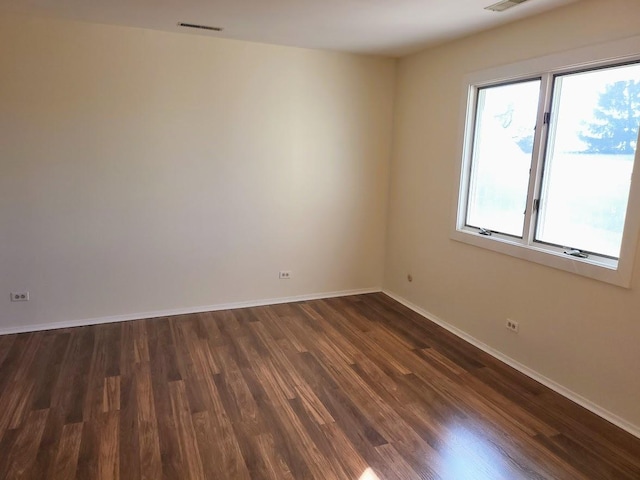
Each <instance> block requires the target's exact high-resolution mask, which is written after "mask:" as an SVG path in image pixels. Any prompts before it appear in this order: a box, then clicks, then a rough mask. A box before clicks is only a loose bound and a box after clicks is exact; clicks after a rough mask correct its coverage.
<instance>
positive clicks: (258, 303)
mask: <svg viewBox="0 0 640 480" xmlns="http://www.w3.org/2000/svg"><path fill="white" fill-rule="evenodd" d="M381 291H382V289H381V288H379V287H377V288H362V289H357V290H342V291H338V292H323V293H312V294H308V295H297V296H293V297H281V298H267V299H263V300H249V301H246V302H235V303H220V304H216V305H204V306H199V307H185V308H176V309H172V310H158V311H154V312H140V313H127V314H124V315H114V316H109V317H97V318H85V319H80V320H71V321H65V322H52V323H40V324H36V325H21V326H15V327H6V328H0V335H10V334H14V333H27V332H39V331H42V330H56V329H59V328H70V327H84V326H87V325H99V324H102V323H114V322H126V321H128V320H142V319H145V318H158V317H170V316H172V315H187V314H190V313H203V312H215V311H218V310H233V309H236V308H247V307H262V306H265V305H277V304H280V303H292V302H303V301H305V300H319V299H321V298H334V297H346V296H348V295H362V294H365V293H376V292H381Z"/></svg>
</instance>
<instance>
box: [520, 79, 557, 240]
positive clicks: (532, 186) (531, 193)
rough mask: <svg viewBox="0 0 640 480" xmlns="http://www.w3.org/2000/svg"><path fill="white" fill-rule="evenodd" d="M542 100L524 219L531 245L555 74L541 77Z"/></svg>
mask: <svg viewBox="0 0 640 480" xmlns="http://www.w3.org/2000/svg"><path fill="white" fill-rule="evenodd" d="M541 80H542V82H541V84H540V102H539V104H538V113H537V118H536V132H535V136H534V143H533V153H532V155H531V173H530V175H529V189H528V193H527V208H526V210H525V219H524V232H523V236H522V238H523V241H524V243H526V244H528V245H531V244H532V243H533V241H534V236H535V228H536V221H537V218H538V210H539V208H538V207H539V202H538V199H539V198H540V190H541V186H542V171H543V168H544V155H545V151H546V141H547V132H548V127H549V126H548V124H547V123H545V115H546V113H547V112H549V111H550V109H551V96H552V90H553V75H552V74H550V73H549V74H544V75H542V77H541Z"/></svg>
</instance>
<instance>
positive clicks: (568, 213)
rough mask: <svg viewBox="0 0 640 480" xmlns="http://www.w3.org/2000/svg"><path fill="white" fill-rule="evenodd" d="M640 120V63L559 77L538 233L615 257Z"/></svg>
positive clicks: (539, 236) (545, 238)
mask: <svg viewBox="0 0 640 480" xmlns="http://www.w3.org/2000/svg"><path fill="white" fill-rule="evenodd" d="M639 120H640V65H638V64H636V65H630V66H622V67H615V68H607V69H602V70H595V71H590V72H583V73H576V74H571V75H563V76H560V77H557V78H556V80H555V86H554V106H553V111H552V121H551V125H550V132H549V143H548V146H547V157H546V159H545V170H544V177H543V178H544V180H543V189H542V194H541V209H540V213H539V218H538V225H537V230H536V239H537V240H541V241H543V242H548V243H552V244H556V245H560V246H563V247H572V248H578V249H580V250H586V251H590V252H594V253H598V254H601V255H606V256H610V257H615V258H617V257H618V256H619V255H620V245H621V242H622V232H623V228H624V220H625V215H626V211H627V201H628V198H629V187H630V184H631V171H632V169H633V162H634V156H635V150H636V144H637V141H638V122H639Z"/></svg>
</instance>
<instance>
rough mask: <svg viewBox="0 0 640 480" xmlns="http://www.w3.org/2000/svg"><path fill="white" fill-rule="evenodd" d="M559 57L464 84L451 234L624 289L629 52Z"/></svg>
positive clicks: (632, 145) (637, 81)
mask: <svg viewBox="0 0 640 480" xmlns="http://www.w3.org/2000/svg"><path fill="white" fill-rule="evenodd" d="M636 41H637V39H636ZM618 47H620V45H618ZM622 47H623V48H622V49H623V50H624V45H622ZM612 48H613V47H612ZM614 49H615V48H614ZM574 54H575V55H576V56H577V57H580V56H581V55H582V56H583V57H586V56H587V55H588V54H589V52H588V51H586V50H585V51H582V52H577V53H576V52H574ZM570 56H571V54H562V55H558V56H555V57H548V58H547V59H537V61H531V62H528V63H526V64H520V65H516V66H507V67H502V70H500V71H495V72H481V73H480V74H478V75H477V78H470V79H469V81H468V82H467V84H466V85H465V88H466V93H467V105H466V110H465V112H466V115H465V134H464V147H463V153H462V155H461V157H462V164H461V172H460V177H459V178H460V184H459V200H458V205H457V207H458V208H457V210H456V222H455V229H454V230H453V233H452V236H453V238H455V239H458V240H462V241H464V242H467V243H471V244H475V245H477V246H481V247H485V248H489V249H492V250H495V251H500V252H503V253H507V254H511V255H514V256H519V257H522V258H526V259H528V260H532V261H535V262H538V263H543V264H546V265H549V266H552V267H556V268H561V269H565V270H569V271H572V272H574V273H578V274H582V275H586V276H589V277H592V278H596V279H600V280H604V281H607V282H609V283H614V284H617V285H621V286H629V284H630V277H631V270H632V267H633V253H634V251H635V245H636V241H637V230H638V225H639V224H640V221H639V220H640V207H639V206H637V205H636V204H637V203H638V202H630V200H629V199H630V197H632V198H637V197H638V196H639V195H640V186H638V185H635V184H636V183H640V181H638V182H632V178H633V171H634V168H637V169H638V171H640V167H637V166H636V164H638V163H640V161H638V160H637V157H638V156H640V155H639V154H638V150H639V149H638V148H637V144H638V133H639V132H638V130H639V125H640V57H638V56H636V57H633V56H624V55H622V56H619V57H618V58H616V59H613V60H612V59H611V57H609V58H608V59H606V60H598V61H593V60H591V61H580V62H579V63H578V64H577V65H576V64H575V63H574V64H573V66H569V67H567V66H565V65H567V64H569V65H572V64H571V63H570V62H568V63H565V62H567V57H570ZM545 64H546V66H548V68H547V69H534V68H533V66H534V65H535V66H539V65H545ZM492 74H494V75H496V76H494V77H492Z"/></svg>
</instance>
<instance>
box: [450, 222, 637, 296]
mask: <svg viewBox="0 0 640 480" xmlns="http://www.w3.org/2000/svg"><path fill="white" fill-rule="evenodd" d="M451 238H452V239H453V240H456V241H459V242H462V243H466V244H469V245H474V246H476V247H480V248H484V249H487V250H491V251H494V252H498V253H502V254H505V255H509V256H512V257H516V258H521V259H523V260H528V261H530V262H534V263H538V264H540V265H545V266H547V267H552V268H556V269H558V270H564V271H566V272H570V273H573V274H576V275H581V276H583V277H588V278H592V279H594V280H599V281H601V282H605V283H610V284H612V285H617V286H619V287H624V288H630V286H631V273H632V272H631V270H630V269H626V270H625V269H622V268H620V264H621V263H622V262H620V261H615V260H609V259H596V258H577V257H571V256H569V255H566V254H564V253H563V252H562V251H560V250H559V249H558V250H559V251H554V250H552V249H547V248H543V247H539V246H537V245H528V244H524V243H520V242H518V241H516V240H512V239H509V238H508V237H500V236H496V235H493V236H491V237H487V236H483V235H480V234H478V233H477V231H476V230H472V229H465V228H456V229H454V230H453V231H452V232H451Z"/></svg>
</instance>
